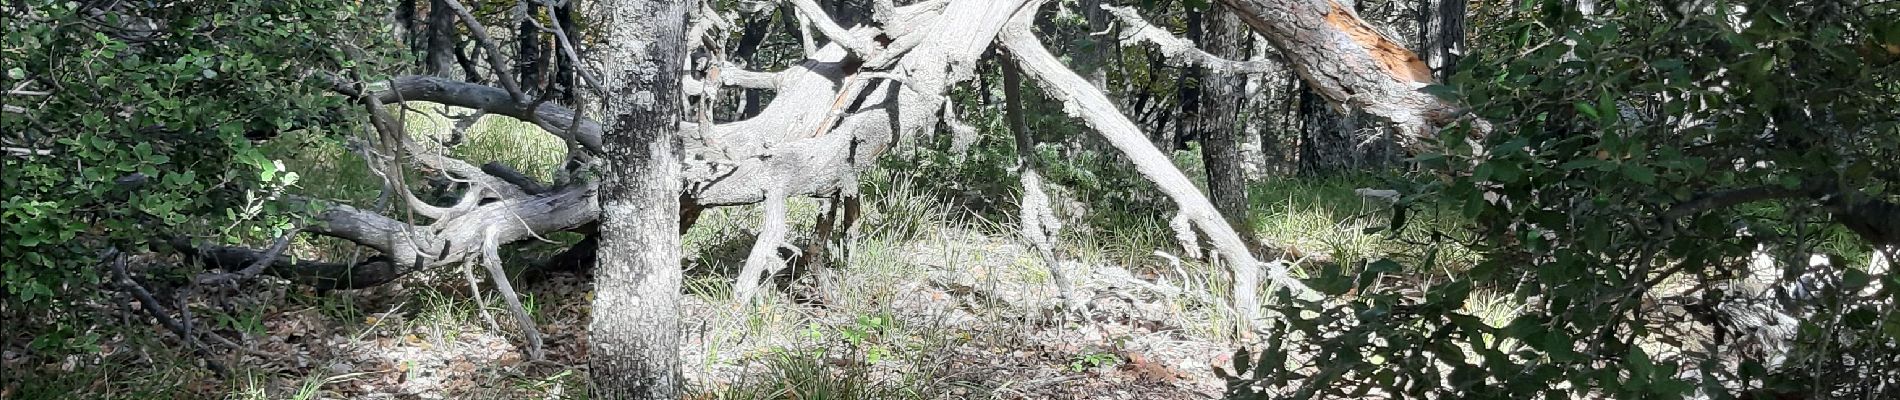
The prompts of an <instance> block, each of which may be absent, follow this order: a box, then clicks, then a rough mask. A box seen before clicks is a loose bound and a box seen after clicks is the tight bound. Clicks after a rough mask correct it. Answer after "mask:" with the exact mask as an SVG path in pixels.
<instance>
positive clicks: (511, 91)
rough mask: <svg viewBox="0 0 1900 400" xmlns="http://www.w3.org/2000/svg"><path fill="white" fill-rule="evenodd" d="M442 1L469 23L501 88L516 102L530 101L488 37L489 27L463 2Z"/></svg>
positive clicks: (463, 21) (469, 28) (469, 27)
mask: <svg viewBox="0 0 1900 400" xmlns="http://www.w3.org/2000/svg"><path fill="white" fill-rule="evenodd" d="M442 3H443V4H446V5H448V6H449V9H451V10H455V14H456V15H459V16H461V17H462V23H463V24H467V25H468V31H469V33H470V34H472V35H475V41H476V42H477V43H479V44H481V46H482V50H483V53H485V54H484V55H486V56H488V68H491V69H494V70H495V80H496V81H500V82H501V88H502V89H507V90H508V96H510V97H512V98H514V99H515V102H518V103H526V102H528V95H527V94H526V93H522V92H521V85H520V84H519V83H516V82H515V77H514V71H512V70H510V69H509V68H508V62H507V61H506V60H502V59H501V52H500V51H497V50H496V48H497V47H496V46H495V41H494V39H490V38H489V37H488V28H486V27H483V26H482V22H481V21H477V20H476V19H475V15H474V14H470V13H469V12H468V7H464V6H462V2H460V1H456V0H442Z"/></svg>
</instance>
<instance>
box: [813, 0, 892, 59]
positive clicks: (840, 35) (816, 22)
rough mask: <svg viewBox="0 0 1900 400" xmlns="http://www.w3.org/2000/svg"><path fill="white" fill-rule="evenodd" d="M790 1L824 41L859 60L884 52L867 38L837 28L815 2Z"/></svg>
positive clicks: (835, 23)
mask: <svg viewBox="0 0 1900 400" xmlns="http://www.w3.org/2000/svg"><path fill="white" fill-rule="evenodd" d="M791 1H792V6H794V7H797V8H798V14H799V15H802V16H804V17H805V21H807V22H810V23H811V25H812V27H815V28H818V32H819V33H823V34H825V38H826V39H831V41H832V42H833V43H837V44H838V45H841V46H844V48H846V49H849V50H851V52H852V53H855V54H857V55H858V57H859V58H864V59H870V58H872V57H875V56H877V55H878V53H882V52H884V48H883V46H880V45H878V44H877V42H873V41H871V40H870V38H869V37H868V36H862V37H861V36H857V35H856V34H854V33H853V32H851V31H849V30H846V29H845V28H844V27H843V26H839V25H838V21H835V20H832V19H831V16H830V15H827V14H825V10H824V8H822V7H819V6H818V2H817V1H816V0H791Z"/></svg>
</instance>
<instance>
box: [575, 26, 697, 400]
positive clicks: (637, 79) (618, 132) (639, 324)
mask: <svg viewBox="0 0 1900 400" xmlns="http://www.w3.org/2000/svg"><path fill="white" fill-rule="evenodd" d="M595 7H596V9H595V10H594V13H593V14H592V15H595V16H596V17H598V18H599V19H598V20H597V21H598V22H599V23H600V24H601V26H602V28H603V30H602V31H603V32H604V33H605V35H606V37H603V38H601V39H602V40H601V41H600V42H599V43H600V50H601V52H602V53H601V59H602V60H608V62H609V64H608V66H607V67H606V68H605V69H604V71H602V72H603V73H602V74H601V80H602V86H603V87H604V88H605V93H606V95H608V96H610V97H608V98H606V99H603V101H602V103H601V111H602V113H603V114H605V115H607V116H608V117H607V118H608V119H609V121H611V123H610V124H609V126H608V129H607V132H608V133H607V134H606V135H605V136H606V137H605V138H603V139H604V140H603V141H602V145H603V148H604V149H603V150H604V151H603V153H604V154H603V157H602V159H603V160H604V161H605V162H606V171H605V172H606V173H605V174H604V175H603V176H602V180H601V184H600V192H599V193H600V194H599V195H600V208H601V216H600V251H599V254H600V257H599V265H598V266H597V267H595V269H594V279H595V281H594V292H595V294H594V301H593V310H594V313H593V321H592V322H591V323H590V324H589V325H588V332H589V333H590V335H591V337H590V339H589V342H588V352H589V360H588V367H589V374H590V375H591V376H592V378H593V388H592V389H593V397H595V398H602V399H677V398H679V395H680V372H679V296H680V280H681V271H680V246H679V244H680V242H679V241H680V235H679V232H678V230H679V219H680V218H679V217H680V215H679V210H680V208H679V207H680V190H681V189H680V188H681V186H680V185H681V183H680V182H681V180H680V179H681V178H680V176H681V175H680V164H681V159H680V154H681V152H682V150H681V144H680V137H679V132H678V130H679V123H680V112H681V105H680V99H681V98H682V97H683V95H682V94H681V87H680V84H679V82H680V79H681V73H680V71H681V69H682V63H683V61H684V57H685V42H684V36H685V31H686V1H684V0H608V1H603V2H602V3H601V4H599V5H597V6H595Z"/></svg>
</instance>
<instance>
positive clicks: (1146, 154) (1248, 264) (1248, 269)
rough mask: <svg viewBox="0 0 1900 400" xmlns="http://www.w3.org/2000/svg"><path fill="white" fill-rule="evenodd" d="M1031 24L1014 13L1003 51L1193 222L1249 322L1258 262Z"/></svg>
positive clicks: (1307, 294) (1281, 276)
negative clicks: (1225, 271)
mask: <svg viewBox="0 0 1900 400" xmlns="http://www.w3.org/2000/svg"><path fill="white" fill-rule="evenodd" d="M1034 19H1035V11H1034V10H1033V9H1029V10H1025V11H1022V12H1018V13H1017V14H1016V15H1015V17H1014V18H1012V19H1011V20H1010V23H1009V24H1008V26H1007V27H1006V29H1004V30H1003V32H1002V35H1001V36H1000V37H1001V41H1002V44H1003V47H1004V48H1005V49H1006V50H1008V52H1009V54H1010V56H1011V57H1012V58H1014V59H1016V61H1017V62H1018V63H1019V64H1020V65H1021V66H1022V67H1023V70H1024V71H1026V72H1028V73H1029V76H1030V77H1031V78H1034V79H1035V80H1036V81H1037V83H1039V84H1040V86H1042V87H1043V88H1044V89H1045V91H1046V92H1047V93H1048V94H1049V95H1050V96H1053V97H1055V98H1056V100H1058V101H1061V102H1063V103H1064V104H1065V106H1064V107H1063V109H1064V111H1066V112H1068V113H1069V114H1070V115H1071V116H1074V117H1078V118H1081V119H1082V120H1083V121H1084V122H1086V123H1087V124H1088V125H1089V126H1090V127H1093V128H1095V131H1096V132H1097V133H1098V134H1100V135H1102V137H1103V139H1105V140H1107V141H1108V142H1109V143H1110V144H1111V145H1113V146H1114V147H1115V148H1116V149H1118V150H1121V151H1122V153H1123V154H1124V155H1127V156H1128V158H1129V160H1131V161H1132V162H1133V163H1134V164H1135V167H1136V169H1137V170H1138V171H1140V172H1141V174H1142V175H1143V176H1146V177H1147V178H1148V180H1150V181H1153V182H1155V184H1156V186H1159V187H1160V188H1161V190H1162V192H1164V193H1166V194H1167V195H1168V197H1170V198H1172V199H1173V200H1174V201H1175V204H1177V205H1178V206H1179V207H1180V208H1181V212H1182V213H1183V214H1185V215H1186V216H1187V217H1188V218H1189V219H1191V220H1192V221H1193V222H1194V225H1195V227H1197V228H1199V230H1200V231H1201V233H1203V234H1206V235H1207V236H1208V239H1209V241H1211V242H1212V243H1213V245H1214V247H1215V249H1217V250H1219V251H1220V253H1221V255H1222V256H1223V258H1225V259H1226V260H1227V261H1228V263H1229V266H1228V267H1229V268H1230V269H1231V270H1232V271H1233V276H1234V285H1235V286H1234V293H1233V297H1234V299H1233V301H1234V306H1235V308H1236V309H1238V310H1240V312H1241V313H1242V315H1243V316H1244V317H1245V318H1246V320H1247V321H1252V319H1253V317H1255V316H1256V315H1258V314H1259V301H1258V299H1257V297H1256V295H1255V290H1257V285H1258V282H1259V278H1258V276H1257V273H1258V271H1257V268H1259V266H1260V263H1259V262H1258V261H1257V260H1255V259H1254V257H1253V254H1251V253H1249V252H1248V250H1247V246H1246V243H1245V242H1243V241H1242V240H1241V239H1240V235H1239V233H1237V232H1235V231H1234V228H1233V227H1232V226H1229V225H1228V224H1227V221H1226V220H1225V219H1222V218H1221V217H1220V211H1218V210H1217V209H1215V208H1214V205H1213V203H1211V202H1209V201H1208V200H1207V196H1206V195H1203V194H1202V193H1201V192H1200V190H1199V189H1197V188H1195V187H1194V184H1193V183H1192V181H1190V180H1188V178H1187V175H1185V174H1182V173H1181V170H1180V169H1178V168H1175V167H1174V164H1173V163H1172V162H1171V161H1169V159H1168V157H1167V156H1166V155H1164V154H1162V153H1161V151H1160V150H1158V149H1155V147H1154V145H1153V144H1151V143H1149V142H1148V140H1147V136H1146V135H1144V134H1142V133H1141V130H1140V129H1139V128H1137V127H1136V126H1135V124H1134V122H1133V121H1129V120H1128V117H1127V116H1126V115H1123V114H1122V113H1121V111H1120V108H1118V107H1116V106H1115V104H1114V102H1111V101H1109V99H1108V97H1107V96H1106V95H1103V94H1102V92H1101V91H1100V90H1097V89H1095V87H1094V86H1093V85H1090V84H1089V83H1088V81H1087V80H1085V79H1083V78H1082V77H1081V76H1079V75H1076V73H1075V71H1074V70H1071V69H1069V68H1068V67H1066V66H1064V65H1062V62H1061V61H1060V60H1058V59H1056V57H1055V56H1054V55H1052V54H1049V50H1048V49H1046V48H1044V47H1043V46H1042V43H1041V41H1040V40H1037V39H1036V37H1035V35H1034V33H1033V31H1032V30H1031V23H1032V22H1033V21H1034ZM1269 279H1270V280H1272V281H1274V283H1276V284H1279V285H1282V286H1284V287H1286V288H1287V289H1288V290H1290V291H1292V292H1293V293H1294V294H1296V295H1298V296H1300V297H1302V298H1309V299H1316V298H1318V297H1319V294H1318V293H1317V292H1314V291H1312V290H1311V289H1308V288H1306V285H1304V284H1302V283H1300V282H1299V281H1298V280H1295V279H1293V278H1292V276H1290V275H1289V274H1288V273H1287V272H1286V271H1284V270H1278V269H1276V270H1273V271H1270V273H1269Z"/></svg>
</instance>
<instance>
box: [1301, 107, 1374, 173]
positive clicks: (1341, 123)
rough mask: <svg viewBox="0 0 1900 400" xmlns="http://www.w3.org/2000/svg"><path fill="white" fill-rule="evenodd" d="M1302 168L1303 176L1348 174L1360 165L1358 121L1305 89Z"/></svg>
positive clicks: (1302, 124) (1302, 115)
mask: <svg viewBox="0 0 1900 400" xmlns="http://www.w3.org/2000/svg"><path fill="white" fill-rule="evenodd" d="M1299 101H1300V106H1299V108H1298V110H1299V120H1300V163H1299V165H1300V168H1299V173H1300V174H1301V175H1308V176H1318V175H1331V174H1335V173H1340V172H1345V171H1348V170H1351V169H1352V168H1353V167H1355V166H1358V165H1359V163H1358V162H1357V161H1358V160H1357V158H1359V155H1360V154H1359V152H1358V151H1356V149H1354V147H1355V146H1354V144H1356V143H1355V142H1356V141H1355V140H1353V132H1354V131H1356V130H1357V127H1356V126H1354V125H1356V124H1355V122H1357V121H1356V118H1352V117H1353V116H1352V115H1349V114H1346V113H1342V112H1340V111H1339V110H1335V109H1333V106H1332V105H1331V104H1327V102H1326V99H1324V98H1321V97H1320V96H1319V95H1318V94H1315V93H1313V90H1312V89H1311V88H1301V89H1300V96H1299Z"/></svg>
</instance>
